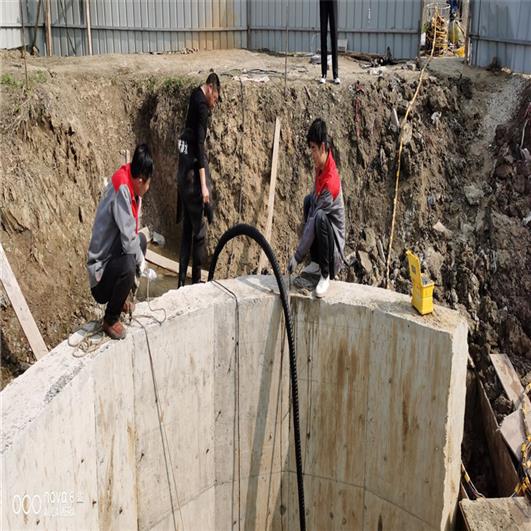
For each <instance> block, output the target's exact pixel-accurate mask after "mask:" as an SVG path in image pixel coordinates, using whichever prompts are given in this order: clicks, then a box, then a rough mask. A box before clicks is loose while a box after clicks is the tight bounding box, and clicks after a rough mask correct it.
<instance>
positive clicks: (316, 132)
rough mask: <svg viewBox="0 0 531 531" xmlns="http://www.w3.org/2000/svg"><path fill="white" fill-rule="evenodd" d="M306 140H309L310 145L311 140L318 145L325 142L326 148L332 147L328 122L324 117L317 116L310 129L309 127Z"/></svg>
mask: <svg viewBox="0 0 531 531" xmlns="http://www.w3.org/2000/svg"><path fill="white" fill-rule="evenodd" d="M306 141H307V142H308V145H310V142H313V143H314V144H317V145H318V146H320V145H321V144H324V145H325V148H326V149H328V148H329V147H330V139H329V138H328V132H327V130H326V122H325V121H324V120H323V119H322V118H317V119H316V120H314V121H313V123H312V125H310V129H308V134H307V135H306Z"/></svg>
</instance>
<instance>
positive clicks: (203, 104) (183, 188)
mask: <svg viewBox="0 0 531 531" xmlns="http://www.w3.org/2000/svg"><path fill="white" fill-rule="evenodd" d="M218 101H221V86H220V82H219V77H218V76H217V74H215V73H213V72H212V73H211V74H209V76H208V77H207V80H206V82H205V83H204V84H203V85H201V86H200V87H197V88H196V89H194V90H193V92H192V94H191V96H190V103H189V105H188V113H187V115H186V125H185V129H184V132H183V133H182V135H181V137H180V139H179V166H178V168H177V189H178V199H177V223H179V222H180V221H181V218H182V220H183V229H182V238H181V252H180V261H179V262H180V264H179V285H178V287H181V286H184V283H185V280H186V271H187V269H188V262H189V261H190V253H191V252H192V283H193V284H195V283H197V282H200V281H201V268H202V266H204V265H205V264H206V261H207V226H206V223H205V219H204V217H207V219H208V222H209V223H212V202H211V197H210V194H211V191H212V181H211V179H210V171H209V169H208V160H207V157H206V153H205V138H206V134H207V127H208V118H209V116H210V112H211V111H212V110H213V109H214V107H215V106H216V104H217V102H218Z"/></svg>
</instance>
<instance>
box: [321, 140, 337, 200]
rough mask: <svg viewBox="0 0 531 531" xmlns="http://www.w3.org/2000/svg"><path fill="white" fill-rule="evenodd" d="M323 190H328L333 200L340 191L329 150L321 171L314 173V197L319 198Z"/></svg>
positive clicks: (335, 167) (334, 163) (335, 168)
mask: <svg viewBox="0 0 531 531" xmlns="http://www.w3.org/2000/svg"><path fill="white" fill-rule="evenodd" d="M323 190H328V191H329V192H330V193H331V194H332V199H334V200H335V199H336V197H337V196H338V195H339V192H340V191H341V180H340V178H339V173H338V171H337V166H336V161H335V160H334V157H333V156H332V151H331V150H330V151H328V157H327V158H326V162H325V165H324V168H323V170H322V171H321V173H317V172H316V174H315V196H316V197H319V196H320V195H321V192H322V191H323Z"/></svg>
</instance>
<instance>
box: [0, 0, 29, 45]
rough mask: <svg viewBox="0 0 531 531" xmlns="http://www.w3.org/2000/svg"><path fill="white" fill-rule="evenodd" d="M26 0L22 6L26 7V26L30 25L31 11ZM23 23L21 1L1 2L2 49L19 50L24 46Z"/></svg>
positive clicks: (0, 31) (0, 29)
mask: <svg viewBox="0 0 531 531" xmlns="http://www.w3.org/2000/svg"><path fill="white" fill-rule="evenodd" d="M25 4H26V0H23V2H22V5H23V7H26V11H25V13H24V24H25V26H27V25H28V20H29V19H28V17H29V10H28V7H30V6H26V5H25ZM21 28H22V21H21V17H20V2H19V0H0V49H3V48H8V49H9V48H18V47H19V46H22V31H21ZM29 33H30V32H29V31H28V30H26V34H25V35H26V43H27V42H28V38H29Z"/></svg>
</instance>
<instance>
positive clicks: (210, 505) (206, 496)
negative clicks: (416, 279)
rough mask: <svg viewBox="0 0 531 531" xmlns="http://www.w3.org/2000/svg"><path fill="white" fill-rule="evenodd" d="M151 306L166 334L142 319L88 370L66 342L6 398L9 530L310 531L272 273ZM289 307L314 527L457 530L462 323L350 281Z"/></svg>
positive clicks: (90, 360)
mask: <svg viewBox="0 0 531 531" xmlns="http://www.w3.org/2000/svg"><path fill="white" fill-rule="evenodd" d="M225 288H229V289H230V292H229V291H228V290H226V289H225ZM152 307H153V308H164V310H165V312H166V320H165V321H164V323H163V324H161V325H159V324H157V323H156V322H154V321H153V320H150V319H148V318H140V320H141V322H142V323H144V324H145V327H146V329H145V330H144V329H143V328H142V327H140V325H138V324H133V326H132V327H131V328H130V330H129V334H128V337H127V338H126V339H125V340H124V341H120V342H111V341H108V342H106V343H105V344H104V345H102V346H101V347H100V348H99V349H98V350H97V351H96V352H94V353H90V354H88V355H87V356H85V357H82V358H76V357H74V356H73V355H72V353H73V349H72V348H71V347H69V346H68V345H67V344H66V342H65V343H62V344H61V345H59V346H58V347H57V348H56V349H54V350H53V351H52V352H51V353H50V354H49V355H48V356H46V357H45V358H43V359H42V360H41V361H39V362H38V363H36V364H35V365H34V366H32V367H31V368H30V369H29V370H28V371H27V372H26V373H25V374H23V375H22V376H21V377H19V378H18V379H17V380H15V381H14V382H13V383H12V384H10V385H9V386H8V387H6V389H4V391H2V393H1V394H0V398H1V401H2V431H1V441H0V442H1V446H0V451H1V453H2V507H3V510H2V528H5V529H34V528H41V529H76V530H77V529H135V528H138V529H142V530H144V529H145V530H148V529H173V528H174V518H175V527H177V529H187V530H200V531H206V530H214V529H240V528H241V529H281V528H282V529H297V526H298V524H297V522H298V509H297V492H296V477H295V472H294V470H295V466H294V462H295V460H294V449H293V441H292V437H293V435H292V429H291V427H290V395H289V372H288V349H287V343H286V341H285V333H284V321H283V317H282V314H281V305H280V301H279V298H278V294H277V293H276V288H275V285H274V281H273V279H272V278H270V277H245V278H241V279H237V280H226V281H222V282H221V283H219V284H217V283H209V284H206V285H200V286H194V287H190V288H185V289H181V290H179V291H172V292H169V293H167V294H165V295H164V296H163V297H160V298H159V299H157V300H156V301H153V302H152ZM292 309H293V315H294V323H295V334H296V343H297V351H298V363H299V395H300V406H301V432H302V435H303V468H304V474H305V479H304V481H305V491H306V492H305V494H306V506H307V521H308V529H375V528H379V529H383V530H385V529H389V530H390V529H445V528H447V527H449V526H450V525H451V523H452V516H453V513H454V510H455V506H456V502H457V492H458V485H459V464H460V443H461V438H462V431H463V419H464V396H465V372H466V357H467V346H466V324H465V323H464V321H463V320H462V319H461V318H460V317H459V316H458V314H457V313H455V312H452V311H450V310H446V309H443V308H438V307H437V309H436V312H435V314H434V315H432V316H429V317H424V318H421V317H420V316H417V315H416V314H415V313H414V312H413V310H412V309H411V306H410V304H409V301H408V298H407V297H404V296H402V295H398V294H396V293H392V292H388V291H385V290H381V289H376V288H368V287H364V286H359V285H354V284H343V283H332V285H331V288H330V292H329V295H328V296H327V297H326V298H325V299H323V300H321V301H319V300H315V299H312V298H308V297H303V296H293V297H292ZM137 312H138V313H139V314H148V313H150V312H149V309H148V308H147V304H141V305H139V306H138V309H137ZM154 315H156V316H157V317H158V318H160V317H161V316H162V312H157V313H155V314H154ZM146 333H147V337H146ZM148 342H149V350H150V351H151V355H152V364H151V360H150V355H149V350H148ZM152 367H153V371H152ZM154 382H155V383H154ZM155 386H156V389H157V392H158V398H159V407H160V411H161V415H162V428H161V425H160V424H159V417H158V414H157V404H156V401H155V392H154V389H155ZM162 441H164V447H165V448H166V449H167V452H163V442H162ZM165 454H166V459H165ZM166 462H167V466H166ZM170 492H171V495H170ZM172 504H173V508H174V512H173V513H172Z"/></svg>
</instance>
